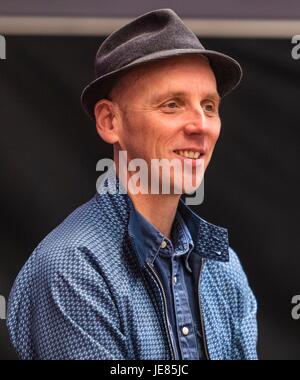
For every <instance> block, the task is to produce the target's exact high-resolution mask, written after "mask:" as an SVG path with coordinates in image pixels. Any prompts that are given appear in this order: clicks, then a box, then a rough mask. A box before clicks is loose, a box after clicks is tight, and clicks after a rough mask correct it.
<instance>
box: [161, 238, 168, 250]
mask: <svg viewBox="0 0 300 380" xmlns="http://www.w3.org/2000/svg"><path fill="white" fill-rule="evenodd" d="M166 246H167V242H166V241H165V240H163V241H162V243H161V245H160V247H161V248H166Z"/></svg>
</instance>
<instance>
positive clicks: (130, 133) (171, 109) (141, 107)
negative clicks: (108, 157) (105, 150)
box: [115, 56, 221, 192]
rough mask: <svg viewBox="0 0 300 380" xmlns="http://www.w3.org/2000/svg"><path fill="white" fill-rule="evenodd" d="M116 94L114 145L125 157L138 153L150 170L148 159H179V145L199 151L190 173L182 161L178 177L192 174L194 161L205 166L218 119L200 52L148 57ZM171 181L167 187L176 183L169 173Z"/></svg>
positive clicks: (206, 66)
mask: <svg viewBox="0 0 300 380" xmlns="http://www.w3.org/2000/svg"><path fill="white" fill-rule="evenodd" d="M129 78H130V75H129ZM123 82H124V81H123ZM125 83H126V80H125ZM119 95H120V96H118V102H117V104H118V106H119V107H120V109H121V110H122V111H123V112H122V115H123V116H122V122H121V126H120V128H119V130H118V142H117V143H116V146H115V147H117V150H126V151H127V155H128V162H129V161H130V160H132V159H134V158H142V159H144V160H145V161H146V162H147V163H148V168H149V171H150V167H151V166H150V162H151V159H163V158H164V159H168V160H172V159H174V158H177V160H178V161H179V160H180V161H179V162H181V163H183V161H182V158H181V156H182V155H187V153H185V152H184V151H194V152H198V153H197V154H198V156H199V157H198V159H197V160H196V159H194V160H193V162H194V163H193V164H192V165H191V167H192V172H191V173H192V174H187V173H188V172H187V171H184V168H183V166H182V170H183V173H182V175H183V177H182V182H181V183H183V184H184V182H183V181H184V176H186V175H192V177H195V176H196V171H195V162H196V161H197V162H198V164H199V162H201V163H202V169H203V170H204V171H205V170H206V168H207V166H208V164H209V161H210V159H211V157H212V153H213V150H214V147H215V144H216V142H217V139H218V137H219V134H220V127H221V122H220V118H219V113H218V107H219V95H218V93H217V87H216V80H215V76H214V73H213V71H212V70H211V68H210V66H209V64H208V62H207V61H206V60H205V59H204V58H203V57H199V56H188V57H186V56H185V57H175V58H168V59H166V60H162V61H159V62H155V63H154V64H153V63H151V65H148V68H147V70H145V69H143V73H142V75H141V76H140V77H139V79H138V80H136V81H133V83H132V82H130V80H129V82H127V84H126V85H124V86H123V87H122V90H121V94H119ZM197 154H196V155H195V156H194V157H195V158H197ZM190 157H192V155H190ZM186 161H188V162H189V163H190V164H191V162H192V161H191V159H187V160H186ZM203 170H202V171H203ZM189 173H190V172H189ZM191 180H192V181H194V182H192V184H193V185H195V183H197V178H193V179H191ZM175 181H176V177H175ZM195 181H196V182H195ZM170 183H171V189H172V186H173V185H175V187H176V183H174V175H173V173H171V181H170ZM199 185H200V183H199V182H198V186H199ZM188 191H189V189H188V188H186V187H185V188H184V189H183V192H188Z"/></svg>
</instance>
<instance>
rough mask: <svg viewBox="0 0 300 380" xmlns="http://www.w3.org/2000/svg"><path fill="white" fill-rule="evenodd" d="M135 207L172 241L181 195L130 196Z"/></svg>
mask: <svg viewBox="0 0 300 380" xmlns="http://www.w3.org/2000/svg"><path fill="white" fill-rule="evenodd" d="M128 195H129V196H130V199H131V200H132V202H133V204H134V207H135V209H136V210H138V212H140V213H141V214H142V215H143V217H144V218H145V219H147V220H148V222H150V223H151V224H153V225H154V226H155V227H156V228H157V229H158V230H159V231H160V232H161V233H162V234H163V235H164V236H166V237H167V238H168V239H170V240H171V230H172V224H173V221H174V218H175V215H176V210H177V206H178V202H179V197H180V196H179V195H178V194H176V195H170V194H130V193H128Z"/></svg>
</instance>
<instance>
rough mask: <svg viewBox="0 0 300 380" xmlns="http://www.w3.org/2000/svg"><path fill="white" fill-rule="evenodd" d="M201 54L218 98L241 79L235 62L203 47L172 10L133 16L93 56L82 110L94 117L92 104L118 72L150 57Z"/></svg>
mask: <svg viewBox="0 0 300 380" xmlns="http://www.w3.org/2000/svg"><path fill="white" fill-rule="evenodd" d="M187 54H202V55H204V56H206V57H207V58H208V60H209V63H210V66H211V68H212V70H213V72H214V74H215V77H216V81H217V87H218V92H219V95H220V96H221V97H223V96H224V95H226V94H228V93H229V92H230V91H232V90H233V89H234V88H235V87H236V86H237V85H238V84H239V82H240V80H241V78H242V69H241V66H240V65H239V63H238V62H237V61H236V60H234V59H233V58H231V57H229V56H228V55H225V54H222V53H219V52H217V51H213V50H206V49H205V48H204V46H203V45H202V44H201V43H200V41H199V39H198V37H197V36H196V35H195V34H194V33H193V32H192V31H191V30H190V29H189V28H188V27H187V26H186V25H185V24H184V23H183V21H182V20H181V18H180V17H179V16H178V15H177V14H176V13H175V12H174V11H173V10H172V9H157V10H154V11H151V12H148V13H145V14H144V15H141V16H139V17H137V18H135V19H134V20H133V21H131V22H129V23H128V24H126V25H124V26H123V27H121V28H120V29H118V30H116V31H115V32H113V33H112V34H110V35H109V36H108V37H107V38H106V39H105V40H104V42H103V43H102V44H101V45H100V47H99V50H98V52H97V54H96V59H95V73H96V79H95V80H93V81H92V82H91V83H90V84H88V85H87V86H86V87H85V88H84V90H83V91H82V94H81V104H82V106H83V108H84V110H85V111H86V112H87V113H88V114H89V115H90V117H91V118H92V119H94V107H95V104H96V103H97V102H98V100H100V99H102V98H105V97H106V96H107V95H108V92H109V91H110V89H111V88H112V86H113V84H114V82H115V81H116V80H117V79H118V77H119V76H120V75H122V73H124V72H126V71H127V70H130V69H132V68H134V67H135V66H137V65H141V64H143V63H146V62H150V61H153V60H159V59H165V58H168V57H174V56H179V55H187Z"/></svg>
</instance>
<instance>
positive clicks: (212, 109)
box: [203, 100, 218, 114]
mask: <svg viewBox="0 0 300 380" xmlns="http://www.w3.org/2000/svg"><path fill="white" fill-rule="evenodd" d="M203 109H204V111H205V112H207V113H209V114H216V113H218V110H217V107H216V105H215V104H214V102H212V101H211V100H209V101H205V102H203Z"/></svg>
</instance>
